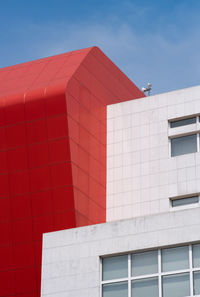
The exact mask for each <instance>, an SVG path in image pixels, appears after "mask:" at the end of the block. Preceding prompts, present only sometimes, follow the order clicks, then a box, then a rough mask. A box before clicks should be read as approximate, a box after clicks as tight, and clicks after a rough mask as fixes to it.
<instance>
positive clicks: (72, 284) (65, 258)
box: [41, 208, 200, 297]
mask: <svg viewBox="0 0 200 297" xmlns="http://www.w3.org/2000/svg"><path fill="white" fill-rule="evenodd" d="M188 218H189V219H188ZM199 230H200V208H196V209H190V210H183V211H179V212H172V213H165V214H158V215H152V216H146V217H140V218H134V219H130V220H123V221H115V222H109V223H106V224H99V225H93V226H88V227H82V228H76V229H70V230H63V231H58V232H52V233H46V234H44V237H43V256H42V288H41V296H42V297H99V296H100V256H103V255H112V254H118V253H123V252H132V251H138V250H146V249H149V248H158V247H166V246H172V245H176V244H186V243H193V242H198V241H200V233H199Z"/></svg>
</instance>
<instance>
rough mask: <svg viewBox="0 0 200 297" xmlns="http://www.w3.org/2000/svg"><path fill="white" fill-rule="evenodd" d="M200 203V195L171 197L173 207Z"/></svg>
mask: <svg viewBox="0 0 200 297" xmlns="http://www.w3.org/2000/svg"><path fill="white" fill-rule="evenodd" d="M195 203H199V196H191V197H182V198H178V199H171V205H172V207H177V206H183V205H189V204H195Z"/></svg>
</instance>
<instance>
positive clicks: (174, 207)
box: [169, 193, 200, 211]
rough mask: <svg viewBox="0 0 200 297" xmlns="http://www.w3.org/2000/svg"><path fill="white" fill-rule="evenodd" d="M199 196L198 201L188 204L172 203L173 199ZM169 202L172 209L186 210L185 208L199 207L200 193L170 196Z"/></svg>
mask: <svg viewBox="0 0 200 297" xmlns="http://www.w3.org/2000/svg"><path fill="white" fill-rule="evenodd" d="M197 196H198V198H199V200H198V202H196V203H188V204H184V205H178V206H173V205H172V201H175V200H179V199H185V198H192V197H197ZM169 204H170V211H177V210H184V209H190V208H196V207H199V206H200V193H195V194H189V195H184V196H176V197H170V198H169Z"/></svg>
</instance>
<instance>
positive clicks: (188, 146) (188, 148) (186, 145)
mask: <svg viewBox="0 0 200 297" xmlns="http://www.w3.org/2000/svg"><path fill="white" fill-rule="evenodd" d="M195 152H197V135H196V134H193V135H187V136H183V137H177V138H172V139H171V156H172V157H175V156H179V155H184V154H190V153H195Z"/></svg>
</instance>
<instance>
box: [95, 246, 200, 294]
mask: <svg viewBox="0 0 200 297" xmlns="http://www.w3.org/2000/svg"><path fill="white" fill-rule="evenodd" d="M196 244H200V242H195V243H192V244H184V245H173V246H169V247H162V248H157V249H149V250H144V251H137V252H129V253H124V255H128V267H127V269H128V277H126V278H119V279H112V280H106V281H103V264H102V262H103V258H107V257H114V256H120V255H122V254H114V255H109V256H101V257H100V297H103V285H105V284H114V283H119V282H127V283H128V297H134V296H132V292H131V284H132V281H134V280H145V279H150V278H157V279H158V296H159V297H163V286H162V282H163V281H162V278H163V276H170V275H180V274H183V273H188V275H189V290H190V295H188V296H186V297H200V294H199V295H194V294H193V292H194V272H199V273H200V265H199V267H193V266H194V265H193V246H195V245H196ZM184 246H187V247H188V260H189V267H188V268H187V269H180V270H173V271H167V272H163V271H162V250H164V249H166V248H167V249H168V248H174V247H184ZM149 251H157V256H158V272H157V273H152V274H145V275H140V276H132V273H131V272H132V271H131V264H132V263H131V256H132V255H133V254H138V253H145V252H149Z"/></svg>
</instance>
